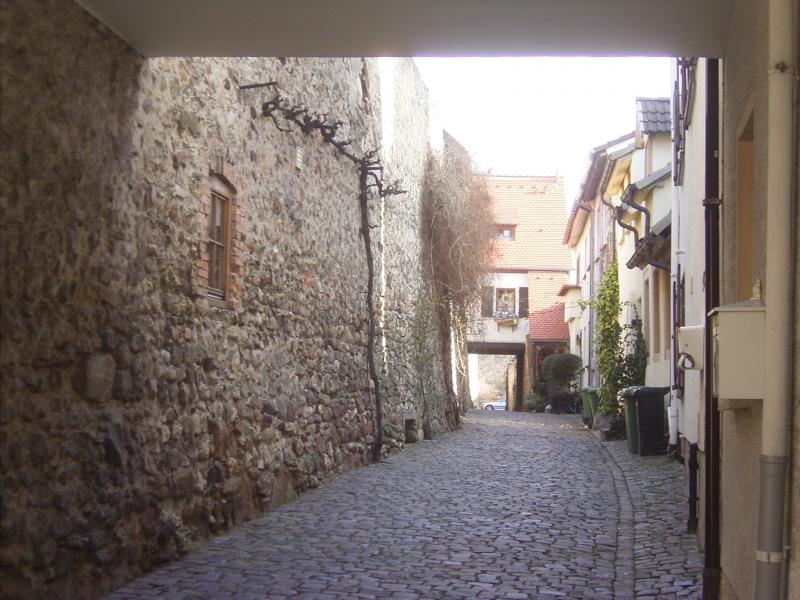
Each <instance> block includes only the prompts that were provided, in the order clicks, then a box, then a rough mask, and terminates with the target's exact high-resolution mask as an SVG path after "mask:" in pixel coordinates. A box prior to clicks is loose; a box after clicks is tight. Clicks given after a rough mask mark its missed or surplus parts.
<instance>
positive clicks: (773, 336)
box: [755, 0, 795, 600]
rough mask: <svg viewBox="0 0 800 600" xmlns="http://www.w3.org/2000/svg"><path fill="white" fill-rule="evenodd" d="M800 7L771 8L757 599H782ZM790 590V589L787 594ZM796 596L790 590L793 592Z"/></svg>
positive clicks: (787, 1)
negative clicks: (798, 17)
mask: <svg viewBox="0 0 800 600" xmlns="http://www.w3.org/2000/svg"><path fill="white" fill-rule="evenodd" d="M794 24H795V18H794V0H770V2H769V64H768V66H767V94H768V100H767V102H768V104H767V110H768V121H767V260H766V263H767V265H766V284H767V285H766V297H765V304H766V307H767V311H766V338H765V343H766V348H765V352H764V355H765V356H766V357H768V359H767V360H766V361H765V369H764V384H765V390H764V403H763V410H762V420H761V459H760V462H761V476H760V479H761V481H760V496H759V506H758V544H757V549H756V589H755V598H756V600H774V599H775V598H779V597H780V593H781V579H782V577H781V572H782V569H783V562H784V548H783V528H784V508H785V507H784V502H785V495H786V470H787V469H786V467H787V463H788V436H789V424H790V422H791V421H790V419H791V414H790V398H789V390H790V389H791V384H792V380H791V375H792V371H791V351H792V342H791V334H792V327H791V326H790V325H789V324H790V323H792V295H791V292H792V277H793V268H792V267H793V265H792V254H791V252H789V251H788V250H787V249H788V248H791V241H792V218H791V217H792V208H791V207H792V198H791V194H792V132H793V130H794V129H793V127H792V125H793V123H792V91H793V87H794V77H795V66H793V64H792V63H793V60H794V43H795V39H794V35H795V34H794ZM785 591H786V590H785ZM786 592H787V593H788V591H786Z"/></svg>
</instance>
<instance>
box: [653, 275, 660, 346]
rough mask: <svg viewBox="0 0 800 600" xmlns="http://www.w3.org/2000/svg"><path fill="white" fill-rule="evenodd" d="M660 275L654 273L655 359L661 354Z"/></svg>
mask: <svg viewBox="0 0 800 600" xmlns="http://www.w3.org/2000/svg"><path fill="white" fill-rule="evenodd" d="M659 275H660V273H659V272H658V271H655V272H654V273H653V352H652V354H653V358H656V357H657V356H658V353H659V352H661V287H660V285H659V284H660V281H659V279H660V277H659Z"/></svg>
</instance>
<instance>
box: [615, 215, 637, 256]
mask: <svg viewBox="0 0 800 600" xmlns="http://www.w3.org/2000/svg"><path fill="white" fill-rule="evenodd" d="M614 218H615V220H616V222H617V225H619V226H620V227H622V228H623V229H627V230H628V231H630V232H631V233H633V246H634V248H635V247H636V246H638V245H639V230H638V229H636V227H634V226H633V225H628V224H627V223H625V222H624V221H623V220H622V208H621V207H620V208H616V209H615V210H614Z"/></svg>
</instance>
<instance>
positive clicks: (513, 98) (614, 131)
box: [414, 58, 673, 206]
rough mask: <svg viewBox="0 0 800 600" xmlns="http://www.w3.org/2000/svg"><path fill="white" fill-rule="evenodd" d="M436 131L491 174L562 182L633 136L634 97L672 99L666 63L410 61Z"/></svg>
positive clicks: (572, 186)
mask: <svg viewBox="0 0 800 600" xmlns="http://www.w3.org/2000/svg"><path fill="white" fill-rule="evenodd" d="M414 60H415V61H416V63H417V66H418V67H419V70H420V72H421V74H422V78H423V79H424V81H425V83H426V84H427V86H428V89H429V90H430V92H431V96H432V97H433V101H434V104H435V106H436V108H437V109H438V112H439V116H440V118H441V120H442V125H443V127H444V128H445V129H446V130H447V131H448V132H449V133H450V134H451V135H452V136H453V137H455V138H456V139H457V140H458V141H459V142H461V143H462V144H463V145H464V146H465V147H466V148H467V150H469V151H470V153H471V154H472V158H473V161H474V162H475V165H476V167H477V168H478V169H480V170H484V171H485V170H487V169H492V173H494V174H496V175H554V174H559V175H563V176H564V180H565V186H566V194H567V204H568V205H570V206H571V205H572V201H573V200H574V199H575V195H576V194H577V192H578V188H579V186H580V182H581V178H582V177H583V173H584V171H585V169H586V167H587V166H588V156H589V151H590V150H591V149H592V148H594V147H595V146H599V145H601V144H603V143H605V142H607V141H609V140H612V139H614V138H617V137H619V136H621V135H623V134H625V133H629V132H631V131H633V130H634V128H635V126H636V97H637V96H648V97H662V96H664V97H668V96H670V95H671V93H672V83H671V77H670V65H671V63H672V60H673V59H670V58H416V59H414Z"/></svg>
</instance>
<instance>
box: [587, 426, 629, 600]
mask: <svg viewBox="0 0 800 600" xmlns="http://www.w3.org/2000/svg"><path fill="white" fill-rule="evenodd" d="M591 438H592V439H593V440H594V442H595V444H596V445H597V446H598V447H599V448H600V451H601V452H603V454H604V455H605V456H606V457H607V462H606V465H607V466H608V470H609V472H610V473H611V477H612V478H613V479H614V489H615V491H616V493H617V503H618V507H619V517H618V520H617V556H616V560H615V561H614V566H615V576H614V598H616V599H619V600H624V599H628V598H635V597H636V596H635V593H636V592H635V588H634V582H635V581H636V563H635V559H634V554H633V546H634V540H635V530H634V514H633V502H632V501H631V493H630V490H629V489H628V481H627V480H626V479H625V474H624V473H623V472H622V469H621V468H620V466H619V465H618V464H617V461H616V460H615V459H614V456H613V455H612V454H611V452H609V451H608V449H607V448H606V447H605V445H604V444H603V442H601V441H599V440H598V439H597V438H596V437H595V436H594V435H591Z"/></svg>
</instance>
